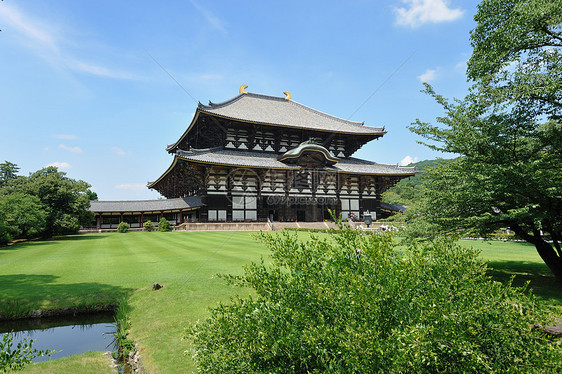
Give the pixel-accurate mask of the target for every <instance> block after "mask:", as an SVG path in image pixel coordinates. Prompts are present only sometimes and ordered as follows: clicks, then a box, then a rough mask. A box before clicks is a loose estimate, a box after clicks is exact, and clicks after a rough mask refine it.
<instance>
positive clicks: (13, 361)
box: [0, 333, 53, 373]
mask: <svg viewBox="0 0 562 374" xmlns="http://www.w3.org/2000/svg"><path fill="white" fill-rule="evenodd" d="M32 345H33V340H30V339H24V340H23V341H22V342H20V343H18V344H17V345H15V347H14V336H13V334H12V333H7V334H4V336H3V337H2V340H1V341H0V371H1V372H3V373H6V372H8V371H19V370H22V369H23V368H24V366H25V365H27V364H29V363H31V360H33V359H34V358H35V357H41V356H49V355H50V354H51V353H53V352H52V351H46V350H45V351H42V350H37V349H35V348H32Z"/></svg>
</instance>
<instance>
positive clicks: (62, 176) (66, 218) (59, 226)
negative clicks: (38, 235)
mask: <svg viewBox="0 0 562 374" xmlns="http://www.w3.org/2000/svg"><path fill="white" fill-rule="evenodd" d="M89 188H90V185H89V184H88V183H86V182H84V181H82V180H75V179H71V178H68V177H67V176H66V173H65V172H61V171H58V169H57V168H56V167H46V168H43V169H41V170H38V171H36V172H34V173H31V174H30V175H29V177H25V178H24V177H20V178H17V179H14V180H13V181H12V182H11V183H10V184H9V185H8V186H7V187H5V189H4V190H5V191H8V192H7V193H15V192H21V193H24V194H27V195H33V196H36V197H37V198H39V200H40V202H41V203H42V205H43V206H44V210H45V212H46V219H45V230H44V236H46V237H51V236H53V235H59V234H72V233H76V232H78V229H79V228H80V225H84V226H87V225H89V224H90V223H91V221H92V219H93V214H92V212H90V210H89V207H90V198H89V196H91V195H89V194H88V192H87V191H88V189H89Z"/></svg>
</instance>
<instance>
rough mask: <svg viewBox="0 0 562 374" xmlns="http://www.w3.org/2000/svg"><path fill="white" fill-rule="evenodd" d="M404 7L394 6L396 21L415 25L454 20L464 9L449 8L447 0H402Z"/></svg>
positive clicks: (459, 16)
mask: <svg viewBox="0 0 562 374" xmlns="http://www.w3.org/2000/svg"><path fill="white" fill-rule="evenodd" d="M402 3H404V4H406V7H402V8H396V9H395V10H394V11H395V13H396V23H397V24H398V25H400V26H410V27H417V26H420V25H423V24H425V23H440V22H450V21H455V20H457V19H459V18H461V17H462V15H463V14H464V10H463V9H460V8H455V9H453V8H450V7H449V1H448V0H402Z"/></svg>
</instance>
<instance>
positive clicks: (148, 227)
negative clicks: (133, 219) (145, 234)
mask: <svg viewBox="0 0 562 374" xmlns="http://www.w3.org/2000/svg"><path fill="white" fill-rule="evenodd" d="M143 227H144V231H154V223H152V221H151V220H148V221H146V222H145V223H144V224H143Z"/></svg>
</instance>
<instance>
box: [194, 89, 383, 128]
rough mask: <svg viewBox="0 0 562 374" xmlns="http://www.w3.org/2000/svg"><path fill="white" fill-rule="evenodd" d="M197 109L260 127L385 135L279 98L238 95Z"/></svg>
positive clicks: (251, 94)
mask: <svg viewBox="0 0 562 374" xmlns="http://www.w3.org/2000/svg"><path fill="white" fill-rule="evenodd" d="M198 109H199V110H200V111H202V112H206V113H212V114H216V115H220V116H223V117H227V118H231V119H235V120H241V121H248V122H255V123H261V124H271V125H277V126H285V127H294V128H303V129H311V130H320V131H330V132H339V133H351V134H358V135H360V134H362V135H383V134H384V133H385V130H384V127H369V126H364V125H363V123H362V122H354V121H349V120H345V119H342V118H338V117H334V116H331V115H329V114H326V113H323V112H320V111H318V110H315V109H312V108H309V107H307V106H306V105H303V104H300V103H297V102H295V101H292V100H285V98H283V97H276V96H267V95H259V94H254V93H245V94H240V95H238V96H235V97H233V98H232V99H230V100H227V101H224V102H222V103H218V104H215V103H209V105H203V104H201V103H200V104H199V107H198Z"/></svg>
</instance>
